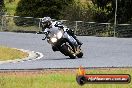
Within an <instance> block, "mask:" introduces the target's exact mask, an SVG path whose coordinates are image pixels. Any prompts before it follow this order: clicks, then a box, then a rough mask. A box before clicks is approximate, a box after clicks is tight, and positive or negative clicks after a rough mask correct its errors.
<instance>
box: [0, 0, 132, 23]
mask: <svg viewBox="0 0 132 88" xmlns="http://www.w3.org/2000/svg"><path fill="white" fill-rule="evenodd" d="M12 1H14V0H12ZM83 1H84V0H83ZM115 1H116V0H85V2H84V3H82V0H20V2H19V3H18V6H17V8H16V13H15V14H14V15H18V16H32V17H44V16H50V17H52V18H55V19H66V20H72V21H74V20H82V21H96V22H111V23H113V22H114V14H115V5H116V3H115ZM117 1H118V6H117V23H132V0H117ZM3 7H4V0H0V10H2V9H3Z"/></svg>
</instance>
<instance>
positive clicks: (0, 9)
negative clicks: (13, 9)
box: [0, 0, 4, 15]
mask: <svg viewBox="0 0 132 88" xmlns="http://www.w3.org/2000/svg"><path fill="white" fill-rule="evenodd" d="M3 13H4V0H0V15H2V14H3Z"/></svg>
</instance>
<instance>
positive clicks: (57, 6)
mask: <svg viewBox="0 0 132 88" xmlns="http://www.w3.org/2000/svg"><path fill="white" fill-rule="evenodd" d="M72 1H73V0H21V1H20V2H19V3H18V7H17V8H16V13H15V15H18V16H32V17H44V16H50V17H52V18H56V19H59V18H60V17H61V15H62V11H63V10H64V9H65V7H66V6H68V4H69V3H72Z"/></svg>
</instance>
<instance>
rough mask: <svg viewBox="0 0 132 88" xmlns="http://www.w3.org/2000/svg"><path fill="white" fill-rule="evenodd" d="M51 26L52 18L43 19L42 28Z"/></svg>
mask: <svg viewBox="0 0 132 88" xmlns="http://www.w3.org/2000/svg"><path fill="white" fill-rule="evenodd" d="M50 25H51V18H50V17H44V18H42V19H41V26H42V28H49V26H50Z"/></svg>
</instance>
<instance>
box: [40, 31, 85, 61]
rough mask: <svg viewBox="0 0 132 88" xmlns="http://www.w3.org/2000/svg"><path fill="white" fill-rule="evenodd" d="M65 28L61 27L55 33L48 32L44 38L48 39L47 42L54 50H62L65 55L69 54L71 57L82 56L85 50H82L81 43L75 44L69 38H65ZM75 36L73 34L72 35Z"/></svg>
mask: <svg viewBox="0 0 132 88" xmlns="http://www.w3.org/2000/svg"><path fill="white" fill-rule="evenodd" d="M64 32H65V31H64V30H63V29H60V30H58V31H56V32H55V33H51V32H46V33H44V34H45V35H46V36H45V38H44V39H42V40H45V39H47V42H48V43H49V44H51V46H52V49H53V51H54V52H55V51H60V52H61V53H62V54H64V55H65V56H69V57H70V58H71V59H75V58H76V57H78V58H82V56H83V52H82V51H81V45H77V47H76V46H75V45H73V44H72V43H71V42H70V41H69V40H68V39H66V38H64V37H63V36H64ZM70 37H71V38H73V37H72V36H70Z"/></svg>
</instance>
